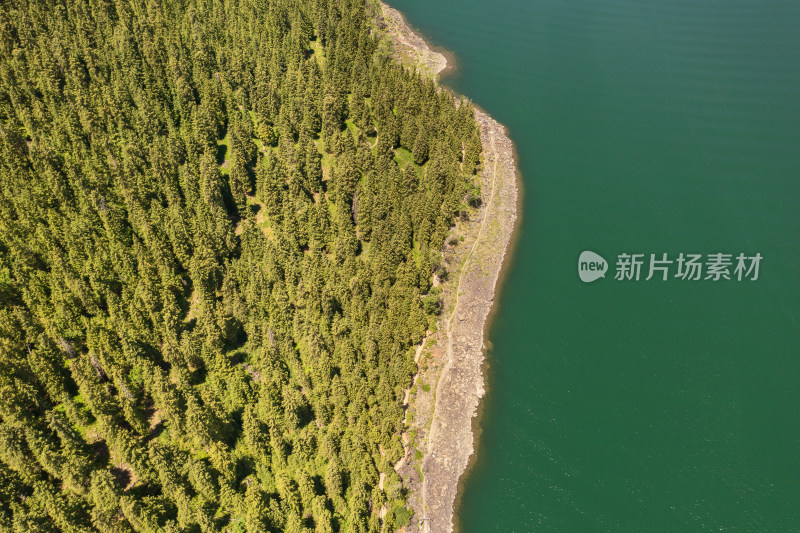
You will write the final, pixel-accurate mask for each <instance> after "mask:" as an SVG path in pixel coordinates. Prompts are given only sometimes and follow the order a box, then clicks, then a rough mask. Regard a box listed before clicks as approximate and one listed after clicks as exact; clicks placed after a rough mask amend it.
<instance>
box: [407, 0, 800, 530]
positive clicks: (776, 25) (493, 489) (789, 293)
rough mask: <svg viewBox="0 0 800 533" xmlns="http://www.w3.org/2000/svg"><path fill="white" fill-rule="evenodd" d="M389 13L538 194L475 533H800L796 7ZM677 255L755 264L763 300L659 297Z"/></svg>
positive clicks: (477, 473) (589, 5) (512, 307)
mask: <svg viewBox="0 0 800 533" xmlns="http://www.w3.org/2000/svg"><path fill="white" fill-rule="evenodd" d="M392 5H393V6H395V7H397V8H398V9H400V10H401V11H403V12H404V13H405V14H406V15H407V18H408V19H409V21H410V23H411V24H412V25H413V26H415V27H416V28H418V29H420V30H421V31H422V33H423V34H424V35H425V36H426V37H428V38H429V39H430V40H431V41H432V42H433V43H434V44H436V45H439V46H441V47H443V48H445V49H448V50H451V51H453V52H454V53H455V55H456V58H457V63H458V70H457V71H456V72H455V73H453V74H451V75H449V76H446V77H445V78H444V80H443V81H444V83H446V84H447V85H449V86H451V87H453V88H454V89H455V90H457V91H458V92H461V93H463V94H466V95H468V96H469V97H470V98H472V99H473V100H474V101H475V102H476V103H477V104H479V105H480V106H481V107H483V108H484V109H486V110H487V111H488V112H489V113H490V114H491V115H493V116H494V117H495V118H496V119H497V120H499V121H500V122H502V123H504V124H506V125H507V126H508V127H509V130H510V134H511V137H512V139H513V140H514V142H515V143H516V146H517V149H518V152H519V165H520V170H521V173H522V177H523V183H524V200H523V218H522V223H521V229H520V235H519V241H518V245H517V248H516V251H515V254H514V258H513V262H512V264H511V267H510V270H509V273H508V276H507V278H506V282H505V285H504V287H503V290H502V292H501V294H500V296H499V299H498V305H499V310H498V313H497V315H496V318H495V321H494V323H493V326H492V329H491V332H490V340H491V342H492V343H493V349H492V350H491V351H490V353H489V363H490V367H489V371H488V391H489V392H488V395H487V397H486V398H485V400H484V413H483V416H482V419H481V429H482V433H481V435H480V439H479V442H478V447H477V459H476V462H475V465H474V468H473V469H472V470H471V471H470V473H469V476H468V478H467V479H466V482H465V484H464V490H463V497H462V500H461V504H460V505H459V507H458V510H457V520H458V523H459V525H460V530H461V531H463V532H465V533H473V532H474V533H480V532H487V531H501V532H526V531H579V532H584V531H586V532H588V531H679V532H688V531H744V532H750V531H799V530H800V280H799V279H798V277H799V276H800V246H798V242H799V240H798V230H800V3H798V2H796V1H774V0H757V1H756V0H750V1H742V0H724V1H722V0H715V1H709V0H681V1H676V0H661V1H658V2H655V1H651V0H626V1H621V0H572V1H570V2H566V1H559V0H526V1H523V0H496V1H494V2H479V1H476V0H461V1H456V0H439V1H436V2H432V1H430V0H426V1H423V0H396V1H394V2H392ZM584 250H592V251H595V252H597V253H599V254H600V255H602V256H603V257H605V259H606V260H608V262H609V268H610V272H609V273H608V275H607V276H606V278H605V279H600V280H597V281H595V282H593V283H590V284H588V283H582V282H581V281H580V280H579V278H578V270H577V259H578V256H579V254H580V253H581V252H582V251H584ZM681 252H684V253H701V254H703V255H704V256H705V255H706V254H711V253H718V252H721V253H730V254H733V255H734V256H735V255H737V254H739V253H740V252H741V253H745V254H746V255H747V256H752V255H755V254H756V253H760V254H761V255H762V256H763V260H762V262H761V264H760V272H759V279H758V280H757V281H750V280H747V279H746V280H744V281H741V282H739V281H736V280H735V279H734V280H731V281H725V280H722V281H719V282H714V281H712V280H702V279H701V280H699V281H687V280H681V279H676V278H674V274H675V272H676V271H675V268H677V267H676V265H674V264H673V265H672V267H671V268H672V269H673V270H672V271H671V272H670V279H669V280H667V281H661V280H660V278H656V279H653V280H650V281H644V279H643V278H644V277H646V274H647V267H648V262H647V260H648V258H649V254H651V253H653V254H657V255H658V256H659V257H660V256H661V254H662V253H667V254H669V255H668V258H672V259H674V258H675V257H676V256H677V255H678V254H679V253H681ZM621 253H643V254H647V255H646V256H645V265H644V267H643V268H644V270H643V272H642V279H641V280H640V281H617V280H615V279H614V269H615V263H616V260H617V256H618V254H621ZM734 262H735V259H734Z"/></svg>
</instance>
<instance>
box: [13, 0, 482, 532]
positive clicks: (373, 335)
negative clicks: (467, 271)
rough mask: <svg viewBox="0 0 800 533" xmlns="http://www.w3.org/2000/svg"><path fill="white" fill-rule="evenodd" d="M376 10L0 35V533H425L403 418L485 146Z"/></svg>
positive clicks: (224, 16) (216, 10)
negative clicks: (439, 269)
mask: <svg viewBox="0 0 800 533" xmlns="http://www.w3.org/2000/svg"><path fill="white" fill-rule="evenodd" d="M374 9H375V6H374V5H373V4H372V3H367V4H366V6H365V4H364V2H363V0H337V1H333V0H309V1H299V0H69V1H67V0H63V1H58V0H55V1H53V0H7V1H6V2H4V3H3V5H2V7H0V530H7V531H15V532H36V531H42V532H47V531H103V532H106V531H107V532H129V531H145V532H150V531H197V532H200V531H202V532H207V531H233V532H266V531H272V532H277V531H285V532H292V533H295V532H334V531H342V532H353V533H356V532H367V531H369V532H377V531H394V530H395V529H397V527H399V526H401V525H402V524H398V523H397V521H398V520H407V519H408V514H407V512H404V510H402V508H403V505H404V502H405V489H404V488H403V487H402V483H401V481H400V479H399V478H398V477H397V474H396V473H395V472H394V470H393V468H392V465H393V464H394V463H395V462H397V461H398V460H399V459H400V457H401V456H402V454H403V448H402V443H401V438H400V433H401V431H402V429H403V426H402V420H403V411H402V400H403V391H404V390H405V389H406V388H408V387H409V386H410V384H411V382H412V376H413V375H414V373H415V372H416V365H415V363H414V359H413V351H414V348H413V347H414V345H415V344H416V343H419V342H420V340H421V339H422V337H423V335H424V333H425V330H426V328H427V327H428V325H429V324H430V323H431V320H433V318H432V317H433V315H434V314H435V313H436V312H438V308H439V306H438V304H437V302H436V301H432V298H433V299H434V300H435V298H436V297H438V292H436V291H433V292H431V280H432V265H433V264H437V263H438V262H437V261H436V257H437V255H438V254H439V252H440V249H441V247H442V243H443V242H444V239H445V237H446V235H447V233H448V230H449V228H450V226H451V225H452V223H453V220H454V216H455V215H456V214H457V213H458V212H459V211H460V210H461V209H462V208H463V203H464V202H465V201H470V200H469V198H470V197H471V195H472V192H471V191H473V185H472V184H473V180H474V174H475V172H476V168H477V165H478V158H479V154H480V139H479V136H478V129H477V126H476V124H475V121H474V118H473V110H472V107H471V105H470V104H469V103H468V102H456V101H455V100H454V98H453V96H452V95H451V94H449V93H448V92H446V91H442V90H439V89H438V88H437V87H436V85H435V84H434V82H433V81H431V80H427V79H423V78H421V77H420V76H419V75H417V74H416V73H414V72H411V71H409V70H407V69H404V68H402V67H401V66H399V65H398V64H396V63H395V62H393V61H391V60H390V59H389V58H387V57H386V56H385V54H384V53H383V52H381V50H382V48H379V47H378V41H377V38H376V35H375V34H376V28H375V27H374V24H373V19H374V13H373V11H374ZM432 295H433V296H432ZM381 474H384V475H385V478H386V481H385V482H384V483H383V484H381V483H379V479H380V477H381ZM381 487H382V488H381ZM383 506H386V507H387V508H388V509H389V511H390V512H388V513H386V514H385V517H384V518H383V519H381V518H380V515H379V512H378V511H379V509H380V508H381V507H383ZM394 511H396V512H394ZM398 517H401V518H398Z"/></svg>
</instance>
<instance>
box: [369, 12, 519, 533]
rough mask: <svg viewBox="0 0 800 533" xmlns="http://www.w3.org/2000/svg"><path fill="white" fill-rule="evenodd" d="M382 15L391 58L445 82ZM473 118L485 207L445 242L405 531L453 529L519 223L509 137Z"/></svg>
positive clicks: (430, 57)
mask: <svg viewBox="0 0 800 533" xmlns="http://www.w3.org/2000/svg"><path fill="white" fill-rule="evenodd" d="M381 8H382V15H383V21H384V24H383V26H382V29H383V30H384V35H385V36H386V37H387V38H388V40H389V42H390V43H391V46H392V53H393V56H394V57H395V58H396V59H398V60H400V61H401V62H403V63H404V64H406V65H408V66H410V67H412V68H413V67H416V68H418V69H420V70H421V71H422V72H423V73H428V74H430V75H432V76H434V77H435V76H436V75H438V73H439V72H441V70H443V69H444V68H445V67H446V65H447V60H446V59H445V57H444V56H443V55H442V54H440V53H438V52H435V51H433V50H432V49H431V48H430V47H429V46H428V45H427V44H426V43H425V41H424V40H423V39H422V38H421V37H419V35H417V34H416V33H415V32H414V31H413V30H412V29H411V28H410V27H409V26H408V24H407V23H406V22H405V19H403V17H402V15H400V13H399V12H398V11H397V10H395V9H393V8H391V7H389V6H387V5H386V4H381ZM409 58H413V61H414V63H413V64H411V65H409V63H408V61H409ZM475 119H476V121H477V122H478V124H479V125H480V130H481V142H482V144H483V153H482V164H483V167H482V171H481V174H480V177H479V181H480V185H481V191H482V199H483V203H482V205H481V206H480V207H479V208H477V209H476V210H475V211H474V212H473V213H470V214H469V217H467V218H464V219H462V220H459V221H458V222H457V223H456V226H455V227H454V228H453V230H452V232H451V235H450V236H449V237H448V239H447V244H446V245H445V248H444V256H443V260H444V261H445V263H446V265H447V266H448V270H449V271H450V276H449V278H448V280H446V281H444V282H443V283H442V288H443V292H442V295H443V301H444V311H443V313H442V315H441V318H440V320H439V323H438V330H437V331H436V332H434V333H432V334H431V335H429V336H428V337H427V338H426V340H425V341H424V343H423V345H422V346H421V347H420V349H419V350H418V358H417V359H418V363H419V365H420V371H419V374H418V376H417V378H416V380H415V385H414V387H412V389H411V391H410V392H411V394H410V395H407V396H408V397H410V400H409V402H408V406H407V409H408V412H407V416H406V422H407V424H408V427H409V429H408V431H407V433H406V434H405V435H404V436H403V441H404V445H405V446H406V457H404V458H403V459H402V460H401V461H400V462H399V463H398V465H396V466H395V468H396V469H397V470H398V472H400V474H401V475H402V477H403V478H404V481H405V483H406V485H407V486H408V487H409V488H410V490H411V495H410V498H409V500H410V501H409V503H410V506H411V507H412V509H413V510H414V518H413V520H412V523H411V524H409V525H408V526H407V527H406V528H405V531H407V532H413V531H422V532H425V533H449V532H451V531H452V530H453V513H454V506H455V501H456V498H457V496H458V489H459V480H460V479H461V477H462V476H463V474H464V472H465V471H466V469H467V467H468V465H469V461H470V458H471V456H472V454H473V452H474V435H473V431H472V423H473V418H474V417H475V416H476V414H477V412H478V405H479V402H480V399H481V398H482V397H483V395H484V393H485V390H484V376H483V364H484V354H485V349H486V346H485V344H484V333H485V329H486V325H487V319H488V317H489V314H490V312H491V310H492V306H493V303H494V296H495V290H496V289H497V280H498V278H499V276H500V273H501V270H502V267H503V263H504V258H505V254H506V252H507V250H508V247H509V244H510V242H511V238H512V235H513V232H514V228H515V223H516V219H517V207H518V181H517V179H518V172H517V168H516V165H515V161H514V146H513V144H512V142H511V140H510V139H509V138H508V135H507V132H506V128H505V127H504V126H503V125H501V124H500V123H498V122H497V121H495V120H494V119H492V118H491V117H490V116H489V115H488V114H486V113H485V112H483V111H481V110H476V111H475Z"/></svg>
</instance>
